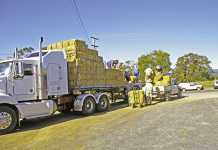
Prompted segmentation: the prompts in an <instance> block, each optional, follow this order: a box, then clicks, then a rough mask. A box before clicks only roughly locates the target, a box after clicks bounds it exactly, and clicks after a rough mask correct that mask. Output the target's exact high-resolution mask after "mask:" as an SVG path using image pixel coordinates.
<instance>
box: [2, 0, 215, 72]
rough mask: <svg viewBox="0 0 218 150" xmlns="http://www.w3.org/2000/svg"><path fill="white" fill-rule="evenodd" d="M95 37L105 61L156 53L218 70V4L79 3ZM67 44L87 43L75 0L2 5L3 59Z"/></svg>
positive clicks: (206, 0) (12, 0)
mask: <svg viewBox="0 0 218 150" xmlns="http://www.w3.org/2000/svg"><path fill="white" fill-rule="evenodd" d="M77 4H78V7H79V9H80V13H81V16H82V18H83V21H84V24H85V26H86V28H87V31H88V33H89V35H90V36H91V35H94V36H97V37H98V38H100V41H99V42H98V44H99V46H100V47H99V53H100V55H102V56H104V58H105V59H110V58H114V59H120V60H123V61H124V60H129V59H130V60H137V57H138V56H140V55H142V54H146V53H149V52H150V51H151V50H154V49H161V50H165V51H167V52H169V53H170V54H171V59H172V61H173V62H174V63H175V61H176V59H177V58H178V57H180V56H182V55H183V54H186V53H189V52H195V53H199V54H201V55H206V56H208V58H209V59H210V60H211V61H212V64H211V65H212V67H213V68H218V9H217V6H218V1H217V0H77ZM40 36H43V37H44V38H45V44H48V43H51V42H56V41H58V40H63V39H71V38H74V39H75V38H78V39H83V40H87V36H86V34H85V32H84V30H83V29H82V28H81V25H80V22H79V21H78V16H77V14H76V11H75V7H74V6H73V5H72V3H71V0H1V2H0V55H1V56H4V55H8V53H12V52H13V50H14V48H15V47H25V46H32V47H34V48H37V46H38V40H39V38H40Z"/></svg>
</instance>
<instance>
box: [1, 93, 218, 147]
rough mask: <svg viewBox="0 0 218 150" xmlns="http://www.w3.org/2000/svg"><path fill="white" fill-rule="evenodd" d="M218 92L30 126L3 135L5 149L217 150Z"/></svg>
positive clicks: (29, 123)
mask: <svg viewBox="0 0 218 150" xmlns="http://www.w3.org/2000/svg"><path fill="white" fill-rule="evenodd" d="M217 147H218V91H210V92H209V91H208V92H200V93H198V92H196V93H191V92H190V93H189V92H188V93H186V94H184V98H182V99H180V100H173V101H170V102H161V103H158V102H155V103H154V105H152V106H147V107H145V108H142V109H140V108H136V109H131V108H127V107H126V105H124V104H122V105H115V106H112V107H111V111H109V112H105V113H96V114H95V115H92V116H88V117H84V116H79V115H62V114H57V115H55V116H52V117H49V118H44V119H37V120H31V121H25V122H23V124H22V127H21V128H20V129H19V130H18V131H17V132H15V133H11V134H7V135H2V136H0V149H1V150H46V149H49V150H50V149H51V150H74V149H75V150H79V149H81V150H83V149H84V150H89V149H90V150H102V149H104V150H107V149H108V150H110V149H111V150H117V149H118V150H126V149H129V150H133V149H137V150H138V149H148V150H152V149H155V150H156V149H157V150H163V149H164V150H177V149H178V150H183V149H184V150H187V149H191V150H199V149H202V150H205V149H208V150H216V149H217Z"/></svg>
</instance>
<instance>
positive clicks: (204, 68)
mask: <svg viewBox="0 0 218 150" xmlns="http://www.w3.org/2000/svg"><path fill="white" fill-rule="evenodd" d="M210 63H211V62H210V61H209V59H208V58H207V56H201V55H198V54H194V53H189V54H186V55H184V56H182V57H179V58H178V59H177V62H176V68H175V70H174V76H175V77H176V78H177V80H178V81H180V82H193V81H203V80H208V79H210V78H211V67H210Z"/></svg>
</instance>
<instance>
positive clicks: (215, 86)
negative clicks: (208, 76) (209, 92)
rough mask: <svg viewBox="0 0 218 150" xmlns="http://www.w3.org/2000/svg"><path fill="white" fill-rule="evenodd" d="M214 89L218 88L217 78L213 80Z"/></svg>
mask: <svg viewBox="0 0 218 150" xmlns="http://www.w3.org/2000/svg"><path fill="white" fill-rule="evenodd" d="M214 89H218V80H215V81H214Z"/></svg>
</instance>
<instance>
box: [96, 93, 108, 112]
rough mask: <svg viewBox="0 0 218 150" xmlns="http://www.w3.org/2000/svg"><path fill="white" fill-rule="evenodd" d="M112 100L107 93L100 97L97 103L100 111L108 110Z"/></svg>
mask: <svg viewBox="0 0 218 150" xmlns="http://www.w3.org/2000/svg"><path fill="white" fill-rule="evenodd" d="M109 106H110V102H109V99H108V97H107V96H106V95H103V96H101V97H100V99H99V102H98V104H97V110H98V111H100V112H103V111H107V110H108V109H109Z"/></svg>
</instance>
